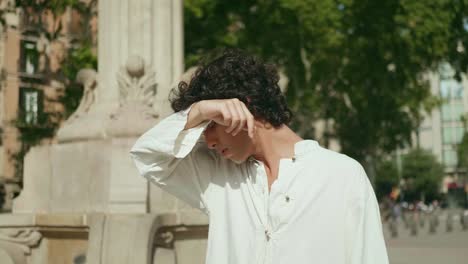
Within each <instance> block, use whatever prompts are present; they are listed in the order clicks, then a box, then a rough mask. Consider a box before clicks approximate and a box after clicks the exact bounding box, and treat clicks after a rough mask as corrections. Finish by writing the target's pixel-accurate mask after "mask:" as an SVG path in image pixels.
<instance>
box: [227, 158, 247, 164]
mask: <svg viewBox="0 0 468 264" xmlns="http://www.w3.org/2000/svg"><path fill="white" fill-rule="evenodd" d="M229 159H230V160H232V161H233V162H234V163H236V164H242V163H244V162H245V160H238V159H235V158H229Z"/></svg>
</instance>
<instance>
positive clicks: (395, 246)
mask: <svg viewBox="0 0 468 264" xmlns="http://www.w3.org/2000/svg"><path fill="white" fill-rule="evenodd" d="M445 221H446V216H441V224H440V225H439V226H438V228H437V230H436V233H435V234H430V233H429V232H428V231H429V229H428V224H427V222H426V224H425V225H424V226H422V227H421V226H419V227H418V234H417V236H412V235H411V232H410V231H409V229H407V228H405V227H404V225H403V224H402V223H401V224H400V225H399V228H398V230H399V232H398V233H399V234H398V237H397V238H392V237H391V236H390V233H389V228H388V226H387V225H384V226H383V227H384V235H385V239H386V243H387V249H388V254H389V259H390V264H441V263H442V264H468V230H463V229H462V228H461V225H460V224H458V223H457V221H454V222H455V223H454V225H453V230H452V231H451V232H447V230H446V222H445Z"/></svg>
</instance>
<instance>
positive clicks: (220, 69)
mask: <svg viewBox="0 0 468 264" xmlns="http://www.w3.org/2000/svg"><path fill="white" fill-rule="evenodd" d="M278 81H279V75H278V71H277V69H276V67H275V66H274V65H272V64H268V63H265V62H263V61H261V60H260V59H259V58H257V57H255V56H252V55H250V54H247V53H246V52H244V51H241V50H237V49H235V50H234V49H229V50H225V51H223V52H222V53H221V55H219V56H217V57H215V59H214V60H212V61H211V62H209V63H202V65H200V66H199V67H198V68H197V70H196V71H195V73H194V75H193V76H192V78H191V80H190V82H189V83H186V82H184V81H182V82H180V83H179V85H178V87H177V88H174V89H172V90H171V96H172V98H170V102H171V107H172V109H173V110H174V111H175V112H178V111H181V110H184V109H186V108H188V107H189V106H190V105H191V104H192V103H195V102H198V101H201V100H210V99H231V98H237V99H239V100H241V101H242V102H243V103H244V104H245V105H246V106H247V108H248V109H249V111H250V112H251V113H252V114H253V115H254V117H255V118H257V119H260V120H264V121H267V122H268V123H270V124H271V125H272V126H274V127H279V126H281V125H282V124H288V123H289V122H290V121H291V118H292V112H291V110H290V109H289V108H288V105H287V104H286V98H285V97H284V95H283V94H282V93H281V90H280V88H279V85H278Z"/></svg>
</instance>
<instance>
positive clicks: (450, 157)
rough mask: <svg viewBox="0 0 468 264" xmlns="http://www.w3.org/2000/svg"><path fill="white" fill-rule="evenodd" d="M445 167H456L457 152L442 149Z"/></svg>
mask: <svg viewBox="0 0 468 264" xmlns="http://www.w3.org/2000/svg"><path fill="white" fill-rule="evenodd" d="M443 158H444V164H445V166H449V167H453V166H456V165H457V162H458V160H457V152H456V151H455V150H453V149H444V157H443Z"/></svg>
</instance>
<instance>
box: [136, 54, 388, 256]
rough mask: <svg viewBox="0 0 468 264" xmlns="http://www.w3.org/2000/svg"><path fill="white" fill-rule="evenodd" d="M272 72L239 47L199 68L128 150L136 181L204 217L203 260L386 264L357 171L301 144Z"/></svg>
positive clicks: (375, 214)
mask: <svg viewBox="0 0 468 264" xmlns="http://www.w3.org/2000/svg"><path fill="white" fill-rule="evenodd" d="M278 79H279V78H278V74H277V71H276V69H275V67H273V66H272V65H269V64H265V63H263V62H261V61H260V60H258V59H257V58H254V57H253V56H250V55H248V54H245V53H243V52H241V51H226V52H225V53H223V54H222V55H221V56H219V57H218V58H216V59H215V60H213V61H212V62H210V63H208V64H206V65H203V66H201V67H200V68H198V70H197V71H196V72H195V74H194V76H193V77H192V79H191V80H190V82H189V83H185V82H181V83H180V84H179V87H178V90H177V91H175V92H174V94H173V95H175V96H174V97H173V98H172V99H171V103H172V108H173V109H174V111H175V113H174V114H172V115H170V116H169V117H167V118H165V119H163V120H162V121H161V122H160V123H159V124H157V125H156V126H154V127H153V128H152V129H150V130H149V131H147V132H146V133H145V134H144V135H142V136H141V137H140V138H139V139H138V140H137V142H136V143H135V145H134V146H133V148H132V150H131V156H132V158H133V159H134V161H135V164H136V167H137V168H138V170H139V172H140V174H141V175H143V176H144V177H146V178H147V179H148V180H150V181H152V182H153V183H155V184H156V185H158V186H160V187H161V188H163V189H164V190H166V191H168V192H169V193H172V194H173V195H175V196H176V197H178V198H180V199H182V200H184V201H185V202H187V203H189V204H190V205H192V206H193V207H196V208H199V209H200V210H202V211H203V212H205V213H206V214H207V215H208V216H209V220H210V231H209V235H208V249H207V260H206V263H209V264H225V263H226V264H227V263H229V264H248V263H278V264H284V263H294V264H302V263H303V264H306V263H307V264H310V263H327V264H341V263H351V264H380V263H382V264H386V263H388V257H387V251H386V248H385V243H384V240H383V235H382V226H381V222H380V213H379V207H378V204H377V200H376V197H375V194H374V191H373V189H372V186H371V185H370V182H369V180H368V178H367V176H366V173H365V172H364V169H363V168H362V166H361V165H360V164H359V163H358V162H356V161H355V160H353V159H351V158H350V157H348V156H345V155H343V154H339V153H336V152H333V151H330V150H327V149H325V148H322V147H321V146H319V144H318V143H317V142H316V141H314V140H311V139H302V138H301V137H300V136H298V135H297V134H295V133H294V132H293V131H292V130H291V129H290V128H289V127H288V126H287V124H288V122H289V121H290V119H291V111H290V110H289V109H288V106H287V105H286V101H285V98H284V96H283V95H282V94H281V91H280V89H279V87H278Z"/></svg>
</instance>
